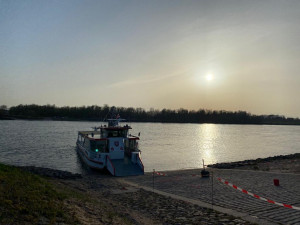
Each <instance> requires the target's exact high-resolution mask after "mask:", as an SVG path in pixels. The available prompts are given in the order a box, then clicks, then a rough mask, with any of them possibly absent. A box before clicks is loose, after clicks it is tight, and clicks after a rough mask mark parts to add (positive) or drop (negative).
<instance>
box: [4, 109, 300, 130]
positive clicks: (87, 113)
mask: <svg viewBox="0 0 300 225" xmlns="http://www.w3.org/2000/svg"><path fill="white" fill-rule="evenodd" d="M112 107H114V106H112ZM112 107H110V106H108V105H104V106H96V105H93V106H81V107H69V106H63V107H57V106H55V105H34V104H32V105H18V106H13V107H11V108H9V109H7V108H6V110H4V111H5V117H6V118H11V119H13V118H16V119H52V120H89V121H104V120H105V119H107V118H108V115H109V112H110V111H111V108H112ZM2 108H5V107H2ZM114 108H115V109H116V111H117V113H118V114H119V115H120V116H121V118H125V119H126V120H127V121H129V122H162V123H218V124H281V125H300V119H299V118H286V117H284V116H279V115H252V114H250V113H248V112H245V111H236V112H232V111H225V110H218V111H217V110H205V109H199V110H197V111H196V110H186V109H182V108H181V109H177V110H170V109H162V110H157V109H150V110H148V111H146V110H144V109H142V108H133V107H128V108H125V107H114ZM0 117H1V112H0ZM2 117H3V110H2Z"/></svg>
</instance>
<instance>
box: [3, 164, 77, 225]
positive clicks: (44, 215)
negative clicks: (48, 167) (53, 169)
mask: <svg viewBox="0 0 300 225" xmlns="http://www.w3.org/2000/svg"><path fill="white" fill-rule="evenodd" d="M65 199H66V195H65V193H60V192H57V191H56V190H55V189H54V188H53V186H52V185H51V184H50V183H49V182H47V180H45V179H43V178H42V177H39V176H37V175H33V174H31V173H28V172H24V171H21V170H20V169H18V168H15V167H12V166H7V165H3V164H0V224H38V223H39V224H55V223H60V222H64V223H68V224H78V223H77V222H78V221H77V220H76V219H74V218H73V217H72V216H71V215H70V214H68V212H67V211H65V207H64V203H63V202H64V200H65Z"/></svg>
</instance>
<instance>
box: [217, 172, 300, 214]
mask: <svg viewBox="0 0 300 225" xmlns="http://www.w3.org/2000/svg"><path fill="white" fill-rule="evenodd" d="M218 180H219V181H220V182H222V183H224V184H226V185H228V186H230V187H233V188H234V189H236V190H239V191H241V192H243V193H245V194H248V195H251V196H252V197H255V198H258V199H260V200H263V201H266V202H269V203H272V204H275V205H279V206H283V207H286V208H290V209H297V210H300V207H296V206H292V205H288V204H283V203H278V202H275V201H273V200H270V199H266V198H263V197H260V196H258V195H256V194H253V193H251V192H249V191H247V190H245V189H242V188H240V187H237V186H236V185H234V184H232V183H229V182H228V181H226V180H224V179H222V178H218Z"/></svg>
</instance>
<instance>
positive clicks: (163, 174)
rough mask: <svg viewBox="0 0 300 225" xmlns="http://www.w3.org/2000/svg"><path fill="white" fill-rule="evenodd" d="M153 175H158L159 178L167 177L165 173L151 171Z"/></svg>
mask: <svg viewBox="0 0 300 225" xmlns="http://www.w3.org/2000/svg"><path fill="white" fill-rule="evenodd" d="M153 173H155V174H157V175H159V176H167V174H165V173H160V172H156V171H153Z"/></svg>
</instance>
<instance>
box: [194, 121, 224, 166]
mask: <svg viewBox="0 0 300 225" xmlns="http://www.w3.org/2000/svg"><path fill="white" fill-rule="evenodd" d="M219 135H220V134H219V129H218V126H217V125H215V124H203V125H202V126H199V128H198V135H197V136H196V137H197V138H198V139H197V140H196V142H197V146H198V151H199V155H201V156H202V157H203V159H204V160H205V164H206V165H207V164H210V163H214V162H215V161H216V156H215V153H216V151H217V149H215V147H216V142H217V139H218V137H219Z"/></svg>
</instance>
